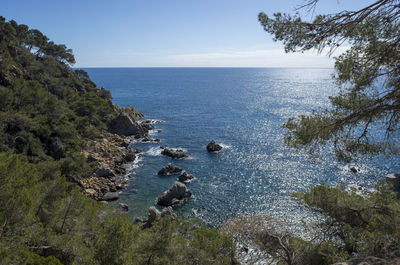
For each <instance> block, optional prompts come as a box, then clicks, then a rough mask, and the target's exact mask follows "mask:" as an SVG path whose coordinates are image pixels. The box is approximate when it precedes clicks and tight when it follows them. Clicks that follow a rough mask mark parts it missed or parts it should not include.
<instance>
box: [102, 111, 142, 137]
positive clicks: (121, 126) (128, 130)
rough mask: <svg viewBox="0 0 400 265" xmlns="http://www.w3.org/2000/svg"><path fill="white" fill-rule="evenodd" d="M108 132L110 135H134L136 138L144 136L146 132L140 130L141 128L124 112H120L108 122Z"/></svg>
mask: <svg viewBox="0 0 400 265" xmlns="http://www.w3.org/2000/svg"><path fill="white" fill-rule="evenodd" d="M108 130H109V131H110V132H111V133H115V134H118V135H123V136H129V135H135V136H138V137H143V136H145V134H146V131H145V130H144V129H143V128H142V126H141V125H140V124H138V123H137V122H136V121H135V120H133V119H132V118H131V117H130V116H129V115H128V114H126V113H125V112H121V113H120V114H119V115H118V116H117V117H115V118H114V119H113V120H112V121H111V122H110V125H109V127H108Z"/></svg>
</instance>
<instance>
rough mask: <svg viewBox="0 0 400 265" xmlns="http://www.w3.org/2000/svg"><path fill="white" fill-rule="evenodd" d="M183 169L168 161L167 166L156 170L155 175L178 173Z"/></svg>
mask: <svg viewBox="0 0 400 265" xmlns="http://www.w3.org/2000/svg"><path fill="white" fill-rule="evenodd" d="M182 171H183V169H182V168H180V167H177V166H174V165H173V164H171V163H169V164H168V165H167V166H165V167H163V168H162V169H161V170H160V171H158V173H157V175H159V176H169V175H173V174H179V173H181V172H182Z"/></svg>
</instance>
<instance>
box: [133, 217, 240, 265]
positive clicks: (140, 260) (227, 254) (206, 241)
mask: <svg viewBox="0 0 400 265" xmlns="http://www.w3.org/2000/svg"><path fill="white" fill-rule="evenodd" d="M134 253H135V255H134V260H133V261H134V262H133V264H152V265H156V264H157V265H162V264H165V265H167V264H171V265H172V264H174V265H175V264H182V265H184V264H185V265H189V264H193V265H194V264H210V265H211V264H231V262H232V258H233V257H234V255H235V246H234V244H233V242H232V239H231V238H229V237H226V236H222V235H221V234H220V233H219V232H218V231H217V230H213V229H210V228H206V227H205V226H204V225H203V224H201V223H199V222H197V221H196V220H189V221H182V220H172V219H171V218H169V217H168V216H166V217H163V218H161V220H160V221H159V222H157V223H156V224H155V225H153V226H152V227H151V228H150V229H145V230H143V231H141V232H140V233H139V235H138V239H137V242H136V244H135V246H134Z"/></svg>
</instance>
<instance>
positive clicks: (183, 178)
mask: <svg viewBox="0 0 400 265" xmlns="http://www.w3.org/2000/svg"><path fill="white" fill-rule="evenodd" d="M178 179H179V181H180V182H186V181H189V180H192V179H194V176H193V175H192V174H188V173H187V172H186V171H183V172H182V173H181V174H180V175H179V177H178Z"/></svg>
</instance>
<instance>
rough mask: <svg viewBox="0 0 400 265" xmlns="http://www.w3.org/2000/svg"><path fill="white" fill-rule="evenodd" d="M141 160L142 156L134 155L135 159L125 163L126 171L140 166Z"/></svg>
mask: <svg viewBox="0 0 400 265" xmlns="http://www.w3.org/2000/svg"><path fill="white" fill-rule="evenodd" d="M142 160H143V158H142V157H140V156H136V158H135V161H133V162H131V163H127V164H126V165H125V168H126V170H127V171H132V170H134V169H135V168H138V167H140V166H141V163H140V162H142Z"/></svg>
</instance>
